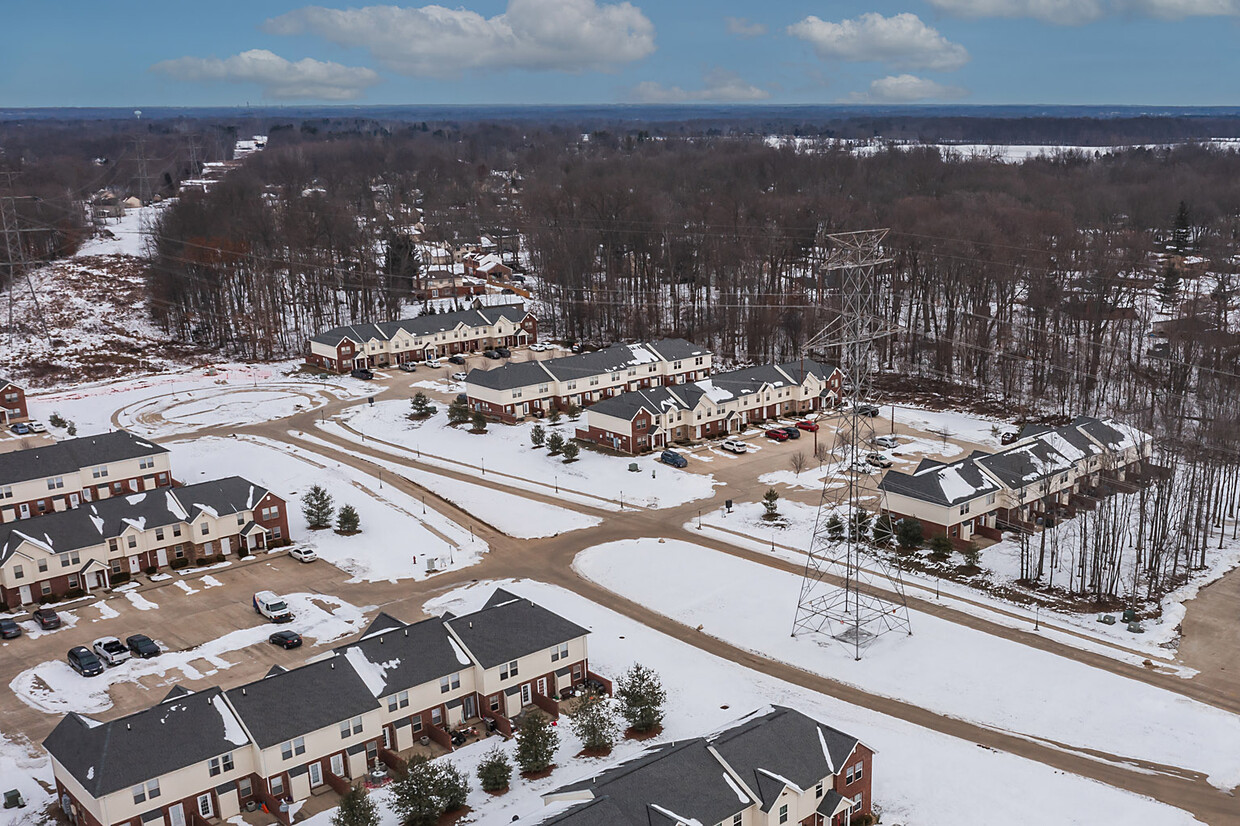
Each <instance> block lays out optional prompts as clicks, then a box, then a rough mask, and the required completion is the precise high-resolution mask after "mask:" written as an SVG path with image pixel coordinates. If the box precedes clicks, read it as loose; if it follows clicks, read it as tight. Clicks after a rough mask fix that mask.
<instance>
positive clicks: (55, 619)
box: [34, 608, 60, 631]
mask: <svg viewBox="0 0 1240 826" xmlns="http://www.w3.org/2000/svg"><path fill="white" fill-rule="evenodd" d="M34 621H35V622H37V623H38V624H39V627H40V628H42V629H43V630H44V631H51V630H52V629H53V628H59V627H60V614H57V613H56V612H55V611H54V610H53V609H51V608H40V609H38V610H37V611H35V612H34Z"/></svg>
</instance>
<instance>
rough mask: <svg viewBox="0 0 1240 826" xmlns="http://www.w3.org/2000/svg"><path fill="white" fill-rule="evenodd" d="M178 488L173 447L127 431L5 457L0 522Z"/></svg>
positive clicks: (1, 456) (0, 464) (0, 472)
mask: <svg viewBox="0 0 1240 826" xmlns="http://www.w3.org/2000/svg"><path fill="white" fill-rule="evenodd" d="M172 484H173V478H172V467H171V464H170V462H169V456H168V450H167V448H164V447H160V446H159V445H157V444H154V443H152V442H148V441H146V440H144V439H139V438H138V437H137V436H134V435H133V434H132V433H128V432H126V431H124V430H117V431H113V432H111V433H101V434H99V435H97V436H83V437H80V438H77V439H68V440H66V441H63V442H55V443H53V444H47V445H40V446H39V447H32V448H29V449H27V450H15V451H12V452H9V453H0V522H12V521H14V520H18V519H29V518H30V517H32V516H40V515H42V514H45V513H52V512H55V511H64V510H69V509H72V508H76V507H78V506H79V505H81V504H82V503H84V502H98V501H101V500H103V499H107V498H109V497H112V496H122V495H127V494H131V493H141V492H143V491H148V490H155V489H156V488H162V487H169V486H171V485H172Z"/></svg>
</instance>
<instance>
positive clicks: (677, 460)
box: [659, 450, 689, 467]
mask: <svg viewBox="0 0 1240 826" xmlns="http://www.w3.org/2000/svg"><path fill="white" fill-rule="evenodd" d="M659 461H660V462H662V463H663V464H665V465H671V466H672V467H688V466H689V460H688V459H686V458H685V457H684V456H681V455H680V454H679V453H677V452H676V451H674V450H665V451H663V452H662V453H660V454H659Z"/></svg>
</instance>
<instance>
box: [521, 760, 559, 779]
mask: <svg viewBox="0 0 1240 826" xmlns="http://www.w3.org/2000/svg"><path fill="white" fill-rule="evenodd" d="M553 771H555V764H554V763H552V764H551V765H550V766H548V767H547V768H545V769H543V770H542V771H539V772H521V776H522V777H524V778H525V779H526V780H542V779H543V778H544V777H550V776H551V773H552V772H553Z"/></svg>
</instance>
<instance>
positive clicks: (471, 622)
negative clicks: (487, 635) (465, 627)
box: [469, 620, 474, 628]
mask: <svg viewBox="0 0 1240 826" xmlns="http://www.w3.org/2000/svg"><path fill="white" fill-rule="evenodd" d="M469 627H470V628H473V627H474V621H473V620H470V621H469Z"/></svg>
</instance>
